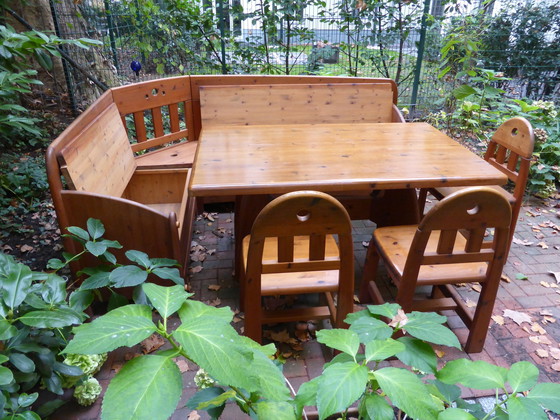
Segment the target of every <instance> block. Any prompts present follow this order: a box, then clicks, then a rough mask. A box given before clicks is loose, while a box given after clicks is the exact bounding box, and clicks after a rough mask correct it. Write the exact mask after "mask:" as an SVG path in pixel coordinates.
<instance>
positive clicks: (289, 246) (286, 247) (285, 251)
mask: <svg viewBox="0 0 560 420" xmlns="http://www.w3.org/2000/svg"><path fill="white" fill-rule="evenodd" d="M278 261H280V262H293V261H294V237H293V236H280V237H279V238H278Z"/></svg>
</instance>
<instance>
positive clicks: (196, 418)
mask: <svg viewBox="0 0 560 420" xmlns="http://www.w3.org/2000/svg"><path fill="white" fill-rule="evenodd" d="M187 420H200V415H199V414H198V411H196V410H194V411H191V412H190V413H189V415H188V416H187Z"/></svg>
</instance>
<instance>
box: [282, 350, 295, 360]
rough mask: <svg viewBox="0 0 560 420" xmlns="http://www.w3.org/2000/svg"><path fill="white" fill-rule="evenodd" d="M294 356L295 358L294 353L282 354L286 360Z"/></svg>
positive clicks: (286, 352)
mask: <svg viewBox="0 0 560 420" xmlns="http://www.w3.org/2000/svg"><path fill="white" fill-rule="evenodd" d="M292 356H293V353H292V352H291V351H285V352H283V353H282V357H283V358H284V359H289V358H290V357H292Z"/></svg>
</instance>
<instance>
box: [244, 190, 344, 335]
mask: <svg viewBox="0 0 560 420" xmlns="http://www.w3.org/2000/svg"><path fill="white" fill-rule="evenodd" d="M333 235H337V238H338V245H337V242H336V241H335V239H334V237H333ZM243 255H244V267H245V275H244V276H243V279H242V283H241V285H242V287H241V293H242V306H243V308H244V311H245V335H247V336H249V337H250V338H252V339H253V340H255V341H258V342H260V341H261V337H262V330H261V328H262V324H267V323H276V322H282V321H283V322H288V321H298V320H309V319H324V318H330V319H331V321H332V323H333V326H335V327H338V328H341V327H344V325H345V324H344V319H345V318H346V315H347V314H348V313H350V312H352V310H353V293H354V254H353V246H352V226H351V222H350V218H349V216H348V213H347V212H346V210H345V209H344V207H343V206H342V205H341V204H340V202H338V201H337V200H336V199H335V198H333V197H331V196H329V195H328V194H325V193H321V192H316V191H297V192H292V193H288V194H285V195H282V196H280V197H277V198H276V199H274V200H273V201H271V202H270V203H269V204H267V205H266V207H265V208H264V209H263V210H262V211H261V212H260V214H259V215H258V216H257V218H256V220H255V223H254V224H253V228H252V230H251V235H248V236H247V237H245V238H244V240H243ZM304 293H324V294H325V297H326V301H327V305H326V306H320V307H307V308H294V309H286V310H274V311H272V310H265V309H263V308H262V304H261V298H262V297H263V296H278V295H300V294H304ZM333 293H336V295H337V303H336V304H335V303H334V300H333V297H332V294H333Z"/></svg>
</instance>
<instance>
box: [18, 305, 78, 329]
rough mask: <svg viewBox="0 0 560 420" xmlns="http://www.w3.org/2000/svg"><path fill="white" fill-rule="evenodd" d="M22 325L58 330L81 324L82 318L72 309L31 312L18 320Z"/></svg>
mask: <svg viewBox="0 0 560 420" xmlns="http://www.w3.org/2000/svg"><path fill="white" fill-rule="evenodd" d="M19 320H20V321H21V322H22V323H23V324H25V325H29V326H30V327H37V328H60V327H68V326H70V325H75V324H81V323H82V318H81V317H80V315H79V314H78V313H77V312H76V311H74V310H72V309H65V308H61V309H57V308H54V309H53V310H51V311H31V312H28V313H26V314H25V315H23V316H22V317H21V318H20V319H19Z"/></svg>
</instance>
